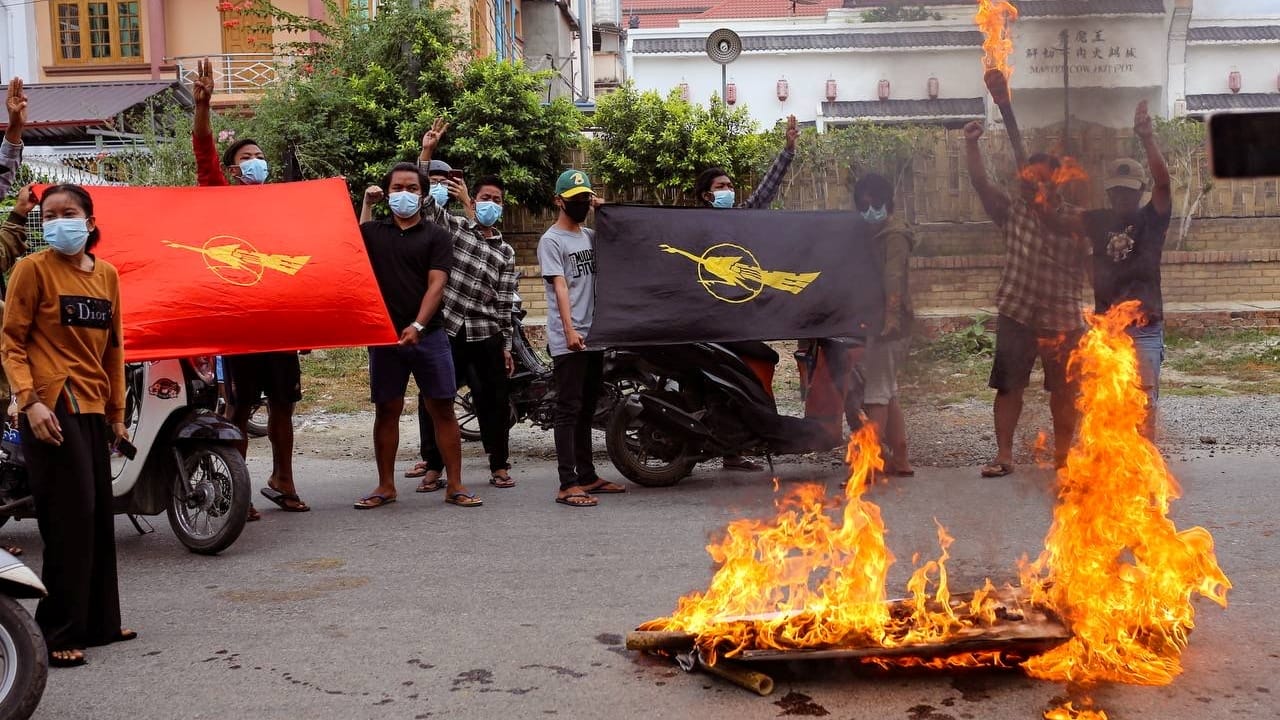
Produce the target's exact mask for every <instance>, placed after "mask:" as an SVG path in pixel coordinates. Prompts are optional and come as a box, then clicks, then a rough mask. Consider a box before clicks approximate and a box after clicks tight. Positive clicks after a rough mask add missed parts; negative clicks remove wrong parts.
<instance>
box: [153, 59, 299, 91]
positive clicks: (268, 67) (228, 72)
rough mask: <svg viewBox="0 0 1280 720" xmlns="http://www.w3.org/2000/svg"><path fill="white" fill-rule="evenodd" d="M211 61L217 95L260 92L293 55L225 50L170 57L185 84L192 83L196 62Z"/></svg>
mask: <svg viewBox="0 0 1280 720" xmlns="http://www.w3.org/2000/svg"><path fill="white" fill-rule="evenodd" d="M206 58H207V59H208V60H209V61H210V62H212V63H213V83H214V88H215V92H217V93H219V94H232V95H237V94H244V93H259V92H261V91H262V89H263V88H264V87H266V86H267V85H270V84H271V83H274V82H275V81H276V80H277V79H278V78H279V77H280V72H281V70H282V69H283V68H285V67H287V66H288V65H289V64H290V63H292V62H293V58H291V57H288V56H283V55H273V54H271V53H226V54H223V55H184V56H182V57H175V58H171V60H172V61H173V63H174V64H175V65H177V67H178V81H179V82H181V83H182V84H183V85H186V86H187V87H191V85H192V83H193V82H195V78H196V73H197V64H198V63H199V62H200V61H201V60H204V59H206Z"/></svg>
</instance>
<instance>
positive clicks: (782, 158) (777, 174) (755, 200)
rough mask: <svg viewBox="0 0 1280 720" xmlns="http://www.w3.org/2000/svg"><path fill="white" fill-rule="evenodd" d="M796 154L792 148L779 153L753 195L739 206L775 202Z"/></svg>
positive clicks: (762, 204) (765, 204)
mask: <svg viewBox="0 0 1280 720" xmlns="http://www.w3.org/2000/svg"><path fill="white" fill-rule="evenodd" d="M795 157H796V154H795V153H794V152H792V151H790V150H783V151H782V152H780V153H778V157H776V158H774V161H773V165H770V166H769V172H766V173H765V174H764V179H762V180H761V181H760V184H759V185H757V186H756V189H755V191H754V192H752V193H751V197H749V198H747V200H746V202H744V203H742V204H741V205H739V206H738V207H744V208H764V207H769V205H770V204H772V203H773V199H774V198H776V197H777V196H778V191H779V190H781V189H782V181H783V180H784V179H785V178H786V177H787V170H789V169H790V168H791V161H792V160H794V159H795Z"/></svg>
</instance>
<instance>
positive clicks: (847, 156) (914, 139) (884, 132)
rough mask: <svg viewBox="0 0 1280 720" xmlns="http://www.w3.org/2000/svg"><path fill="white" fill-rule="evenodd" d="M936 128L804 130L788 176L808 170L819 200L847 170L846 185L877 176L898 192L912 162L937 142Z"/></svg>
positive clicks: (864, 125)
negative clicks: (885, 178)
mask: <svg viewBox="0 0 1280 720" xmlns="http://www.w3.org/2000/svg"><path fill="white" fill-rule="evenodd" d="M940 132H941V130H939V129H938V128H935V127H929V126H924V125H887V124H877V123H873V122H867V121H858V122H854V123H850V124H849V125H844V126H841V127H837V128H832V129H830V130H828V131H827V132H825V133H822V134H818V133H815V132H812V131H806V133H805V136H804V137H803V138H801V140H800V142H799V143H798V144H797V153H796V167H795V168H794V169H793V171H792V177H793V178H798V177H801V176H802V175H803V174H805V171H806V170H807V171H808V173H807V174H808V175H809V176H810V177H811V179H812V181H813V183H814V190H815V194H816V196H817V197H818V198H819V200H824V199H825V198H824V197H823V195H822V193H824V192H825V188H827V187H830V186H831V185H833V183H832V181H833V180H835V179H836V178H838V177H840V175H841V174H842V171H843V170H847V171H848V176H847V177H848V179H849V182H850V183H852V182H853V181H854V179H856V178H858V177H861V176H863V175H866V174H867V173H873V172H874V173H880V174H881V175H884V176H885V177H887V178H889V179H890V180H891V181H892V182H893V184H894V187H895V189H897V190H901V189H903V188H904V187H905V185H906V181H907V179H908V177H909V176H910V174H911V170H912V167H913V165H914V163H915V161H916V159H924V158H927V157H929V156H930V153H931V152H932V148H933V147H934V145H935V144H936V142H937V138H938V134H939V133H940Z"/></svg>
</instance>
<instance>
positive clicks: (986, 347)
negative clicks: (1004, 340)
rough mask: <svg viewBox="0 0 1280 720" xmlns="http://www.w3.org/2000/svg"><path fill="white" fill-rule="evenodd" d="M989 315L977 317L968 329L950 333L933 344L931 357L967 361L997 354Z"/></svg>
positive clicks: (930, 352)
mask: <svg viewBox="0 0 1280 720" xmlns="http://www.w3.org/2000/svg"><path fill="white" fill-rule="evenodd" d="M990 321H991V316H989V315H977V316H975V317H974V318H973V322H972V323H970V324H969V326H968V327H965V328H962V329H960V330H956V331H954V332H949V333H947V334H945V335H943V336H941V337H939V338H938V339H937V340H935V341H934V342H933V344H932V345H931V346H930V347H929V355H930V356H931V357H932V358H933V359H935V360H951V361H959V360H967V359H970V358H975V357H991V356H992V355H993V354H995V349H996V337H995V335H994V334H992V333H991V332H990V331H989V330H987V323H989V322H990Z"/></svg>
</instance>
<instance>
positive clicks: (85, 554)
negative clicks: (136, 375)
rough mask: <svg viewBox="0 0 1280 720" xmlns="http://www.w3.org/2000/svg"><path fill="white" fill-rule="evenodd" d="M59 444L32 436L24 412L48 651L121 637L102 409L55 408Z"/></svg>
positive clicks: (40, 613) (40, 617)
mask: <svg viewBox="0 0 1280 720" xmlns="http://www.w3.org/2000/svg"><path fill="white" fill-rule="evenodd" d="M55 413H56V415H57V418H58V424H59V425H61V426H62V445H60V446H55V445H48V444H45V443H43V442H40V441H39V440H37V439H36V436H35V433H33V432H32V431H31V426H30V424H29V423H28V422H27V417H26V416H25V415H23V416H22V422H21V432H22V446H23V450H24V452H25V454H26V459H27V477H28V480H29V482H30V484H31V494H32V496H33V497H34V498H35V503H36V522H37V524H38V525H39V527H40V538H41V539H42V540H43V541H44V563H43V566H42V568H41V578H42V579H43V580H44V585H45V587H46V588H47V589H48V591H49V595H48V597H46V598H44V599H43V600H41V601H40V604H39V605H38V606H37V607H36V622H37V623H39V625H40V630H41V632H43V633H44V638H45V642H46V643H47V644H48V646H49V650H50V651H55V650H75V649H79V648H84V647H90V646H95V645H105V644H107V643H109V642H113V641H115V640H118V639H119V637H120V587H119V584H118V582H117V579H116V535H115V517H114V514H113V513H112V499H111V459H110V455H109V450H108V443H109V442H110V433H109V432H108V428H107V422H106V418H105V417H103V416H102V415H73V414H71V413H69V412H66V411H65V410H63V409H61V408H58V409H57V410H56V411H55Z"/></svg>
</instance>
